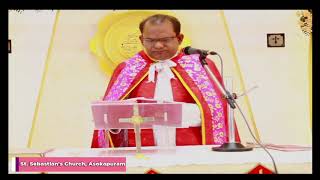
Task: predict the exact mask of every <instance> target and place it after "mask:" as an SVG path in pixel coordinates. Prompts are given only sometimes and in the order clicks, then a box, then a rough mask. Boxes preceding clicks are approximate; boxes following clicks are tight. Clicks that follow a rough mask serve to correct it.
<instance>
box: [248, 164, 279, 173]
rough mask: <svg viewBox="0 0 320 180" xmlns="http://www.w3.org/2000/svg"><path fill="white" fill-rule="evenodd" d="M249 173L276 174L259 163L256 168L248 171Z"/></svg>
mask: <svg viewBox="0 0 320 180" xmlns="http://www.w3.org/2000/svg"><path fill="white" fill-rule="evenodd" d="M248 174H274V173H273V172H272V171H271V170H270V169H268V168H266V167H264V166H262V165H261V164H258V165H257V166H256V167H255V168H253V169H252V170H251V171H249V172H248Z"/></svg>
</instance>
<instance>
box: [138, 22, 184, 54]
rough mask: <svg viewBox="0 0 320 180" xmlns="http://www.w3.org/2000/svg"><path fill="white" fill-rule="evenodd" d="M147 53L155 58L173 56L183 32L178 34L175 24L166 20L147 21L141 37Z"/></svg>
mask: <svg viewBox="0 0 320 180" xmlns="http://www.w3.org/2000/svg"><path fill="white" fill-rule="evenodd" d="M139 38H140V41H141V43H142V45H143V46H144V48H145V51H146V53H147V54H148V55H149V56H150V57H151V58H153V59H155V60H166V59H169V58H172V57H173V56H174V55H175V54H176V52H177V51H178V48H179V45H180V44H181V42H182V40H183V34H178V35H177V34H176V33H175V32H174V29H173V25H172V23H171V22H170V21H168V20H166V21H163V22H161V23H156V24H152V23H150V22H146V24H145V26H144V28H143V33H142V35H141V36H140V37H139Z"/></svg>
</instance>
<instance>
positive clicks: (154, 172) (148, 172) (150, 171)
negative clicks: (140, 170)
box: [145, 169, 160, 174]
mask: <svg viewBox="0 0 320 180" xmlns="http://www.w3.org/2000/svg"><path fill="white" fill-rule="evenodd" d="M145 174H160V173H159V172H157V171H155V170H154V169H149V170H148V171H147V172H145Z"/></svg>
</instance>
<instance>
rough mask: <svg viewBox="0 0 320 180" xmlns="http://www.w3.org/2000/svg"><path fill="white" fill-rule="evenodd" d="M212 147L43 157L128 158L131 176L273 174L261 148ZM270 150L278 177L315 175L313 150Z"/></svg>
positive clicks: (72, 151)
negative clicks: (227, 149) (232, 149)
mask: <svg viewBox="0 0 320 180" xmlns="http://www.w3.org/2000/svg"><path fill="white" fill-rule="evenodd" d="M211 148H212V145H199V146H177V147H172V148H159V147H155V146H150V147H143V148H142V154H143V155H144V156H143V157H138V156H136V149H135V147H125V148H97V149H90V148H59V149H51V150H47V151H46V152H45V153H43V154H42V156H43V157H126V172H124V173H128V174H144V173H147V172H148V171H149V170H153V171H155V172H157V173H163V174H166V173H170V174H186V173H187V174H188V173H189V174H246V173H248V172H249V171H251V170H252V169H253V168H255V167H256V166H258V165H262V166H264V167H266V168H268V169H269V170H271V171H274V169H273V165H272V161H271V158H270V157H269V156H268V154H267V153H266V152H265V151H264V150H263V149H261V148H254V150H253V151H246V152H216V151H212V150H211ZM268 151H269V152H270V153H271V154H272V156H273V158H274V160H275V163H276V165H277V168H278V173H279V174H300V173H303V174H310V173H312V150H304V151H290V152H285V151H279V150H271V149H269V150H268ZM48 173H61V172H48ZM63 173H88V172H63ZM95 173H97V172H95ZM99 173H102V172H99ZM105 173H108V174H109V173H112V172H105Z"/></svg>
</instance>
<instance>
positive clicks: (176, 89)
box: [91, 51, 240, 148]
mask: <svg viewBox="0 0 320 180" xmlns="http://www.w3.org/2000/svg"><path fill="white" fill-rule="evenodd" d="M139 54H140V56H141V57H143V59H144V60H145V61H146V63H147V66H146V67H145V68H144V69H143V70H141V71H140V72H139V73H138V74H137V75H136V77H135V80H134V81H133V82H132V84H131V86H132V88H133V87H134V89H133V90H132V91H131V92H130V93H129V94H128V98H135V97H145V98H153V96H154V91H155V83H147V81H148V78H144V79H143V80H141V81H140V82H139V80H140V79H141V78H142V77H143V75H144V74H146V73H147V71H148V66H149V65H150V64H151V63H153V61H152V60H151V59H150V58H149V57H148V56H147V55H146V54H145V53H144V52H143V51H141V52H140V53H139ZM183 55H184V54H183V53H180V54H179V55H177V56H176V57H174V58H172V61H174V62H176V61H178V60H179V59H180V58H181V57H182V56H183ZM207 62H208V65H209V68H210V69H211V70H212V71H213V73H214V75H216V77H217V79H218V81H220V82H221V83H222V77H221V75H220V73H219V71H218V69H217V68H216V66H215V64H214V63H213V62H212V61H210V60H209V61H207ZM125 66H126V64H125V62H123V63H121V64H119V65H118V67H117V68H116V69H115V70H114V72H113V75H112V77H111V79H110V82H109V84H108V87H107V90H106V92H105V95H104V98H103V99H105V97H106V96H107V94H108V93H109V91H110V90H111V87H112V85H113V84H114V83H115V81H116V80H117V77H118V76H119V75H120V74H121V72H122V70H123V69H124V67H125ZM175 69H176V71H178V72H179V73H180V75H181V77H182V78H184V80H185V83H186V84H187V85H188V86H189V87H190V89H191V90H192V91H193V93H194V94H195V95H196V96H197V97H198V98H199V102H200V104H201V105H202V107H203V110H204V119H205V120H207V121H208V122H206V123H205V125H204V127H205V129H206V130H205V135H204V137H202V132H201V127H190V128H177V131H176V145H177V146H185V145H202V139H203V138H205V139H206V144H215V142H214V139H213V138H212V137H213V135H212V134H210V133H212V132H213V130H212V127H213V126H212V125H211V124H210V123H211V121H210V119H211V113H210V109H209V106H208V105H207V104H206V103H205V100H204V98H203V96H202V95H201V94H200V90H199V89H198V88H197V87H196V85H195V84H194V82H193V80H192V79H191V78H190V77H189V75H188V74H187V72H185V70H184V69H183V68H182V67H181V66H180V65H177V67H176V68H175ZM156 74H157V73H156ZM155 77H157V76H155ZM175 78H176V79H172V80H171V85H172V88H173V99H174V101H177V102H185V103H195V100H194V99H193V98H192V96H191V95H190V94H189V93H188V91H187V90H186V89H185V87H184V86H183V84H182V83H181V82H180V81H179V80H178V78H177V77H176V75H175ZM211 82H212V85H213V86H214V89H216V90H217V93H218V95H219V96H220V95H221V94H219V93H221V92H220V91H218V88H217V85H216V84H215V83H214V81H213V80H212V81H211ZM135 84H136V86H134V85H135ZM222 85H223V83H222ZM130 88H131V87H130ZM130 88H128V89H130ZM127 91H128V90H127ZM123 94H126V93H123ZM222 103H223V104H222V105H223V107H224V108H223V109H224V113H225V115H226V116H225V120H226V121H225V128H226V130H227V132H226V134H228V121H227V118H228V112H227V101H226V100H225V99H222ZM102 133H103V134H104V133H105V132H104V131H103V132H102ZM110 136H111V139H112V141H113V144H114V146H115V147H127V146H129V147H134V146H135V136H134V130H133V129H128V130H126V132H124V130H122V131H121V132H120V133H119V134H112V133H110ZM235 136H236V141H237V142H240V137H239V133H238V129H237V126H236V125H235ZM124 137H127V138H128V144H124V140H123V139H124ZM227 141H228V137H227ZM141 144H142V146H154V145H155V143H154V137H153V130H152V129H142V130H141ZM91 147H92V148H101V147H100V145H99V143H98V130H94V133H93V138H92V144H91Z"/></svg>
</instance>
